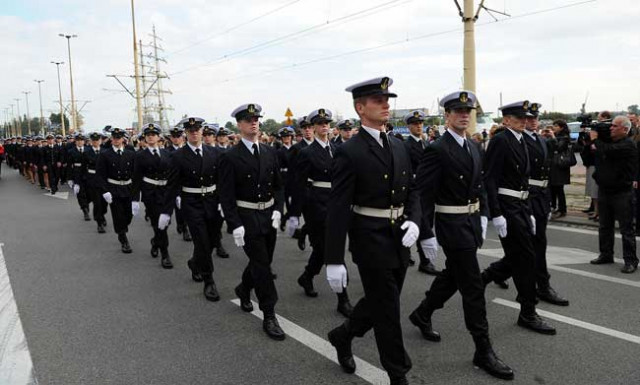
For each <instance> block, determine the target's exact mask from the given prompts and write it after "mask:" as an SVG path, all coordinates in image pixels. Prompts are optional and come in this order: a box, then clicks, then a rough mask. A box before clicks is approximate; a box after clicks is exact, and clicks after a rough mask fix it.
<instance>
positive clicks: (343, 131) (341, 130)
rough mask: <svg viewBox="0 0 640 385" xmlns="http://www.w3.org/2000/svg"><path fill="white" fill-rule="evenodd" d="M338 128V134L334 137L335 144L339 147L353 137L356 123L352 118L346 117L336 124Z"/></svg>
mask: <svg viewBox="0 0 640 385" xmlns="http://www.w3.org/2000/svg"><path fill="white" fill-rule="evenodd" d="M336 128H337V129H338V135H336V137H335V138H333V145H334V146H336V147H338V146H339V145H341V144H343V143H344V142H346V141H347V140H349V139H351V137H352V136H353V128H354V124H353V122H352V121H351V119H344V120H341V121H339V122H338V124H336Z"/></svg>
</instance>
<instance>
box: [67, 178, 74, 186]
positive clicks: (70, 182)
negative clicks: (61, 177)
mask: <svg viewBox="0 0 640 385" xmlns="http://www.w3.org/2000/svg"><path fill="white" fill-rule="evenodd" d="M67 184H68V185H69V188H73V181H72V180H69V181H67Z"/></svg>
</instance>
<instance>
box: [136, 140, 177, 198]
mask: <svg viewBox="0 0 640 385" xmlns="http://www.w3.org/2000/svg"><path fill="white" fill-rule="evenodd" d="M158 153H159V155H160V157H158V156H154V155H153V153H152V152H151V151H149V150H148V149H144V150H141V151H138V152H136V159H135V162H134V165H133V189H132V190H133V191H132V197H133V200H135V201H138V200H140V193H141V192H142V201H143V202H144V204H145V205H150V204H153V205H156V206H159V207H160V208H162V207H163V205H164V202H165V198H166V197H165V192H166V191H167V187H166V185H164V186H159V185H155V184H151V183H147V182H145V181H144V180H143V178H145V177H146V178H149V179H155V180H159V181H168V179H169V169H170V168H171V156H170V155H169V152H167V151H165V150H164V149H161V148H160V149H158Z"/></svg>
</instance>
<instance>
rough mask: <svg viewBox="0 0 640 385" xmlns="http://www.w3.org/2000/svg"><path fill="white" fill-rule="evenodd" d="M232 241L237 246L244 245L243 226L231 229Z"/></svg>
mask: <svg viewBox="0 0 640 385" xmlns="http://www.w3.org/2000/svg"><path fill="white" fill-rule="evenodd" d="M233 241H234V242H235V243H236V246H238V247H242V246H244V226H240V227H237V228H236V229H235V230H233Z"/></svg>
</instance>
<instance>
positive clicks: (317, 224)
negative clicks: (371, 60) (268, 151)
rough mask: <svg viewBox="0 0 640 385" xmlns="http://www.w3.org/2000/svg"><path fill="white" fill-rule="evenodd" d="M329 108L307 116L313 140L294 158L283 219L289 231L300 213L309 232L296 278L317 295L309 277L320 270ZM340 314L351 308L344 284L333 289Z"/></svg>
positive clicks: (332, 149)
mask: <svg viewBox="0 0 640 385" xmlns="http://www.w3.org/2000/svg"><path fill="white" fill-rule="evenodd" d="M331 116H332V114H331V111H329V110H327V109H324V108H320V109H318V110H315V111H313V112H312V113H310V114H309V115H308V117H307V119H308V120H309V122H310V123H311V125H312V126H313V130H314V132H315V140H314V141H313V142H312V143H311V144H310V145H309V146H307V147H305V148H304V149H302V151H300V154H298V159H297V161H296V169H295V178H296V179H295V181H294V188H293V197H292V202H291V217H290V218H289V220H288V221H287V232H288V233H289V234H290V235H292V234H293V232H294V231H295V229H297V228H298V226H299V224H300V223H299V218H300V214H301V213H304V220H305V223H306V225H307V231H308V233H309V241H310V242H311V247H312V248H313V251H312V252H311V255H310V256H309V262H308V264H307V266H306V267H305V269H304V272H303V273H302V275H301V276H300V277H299V278H298V285H300V286H301V287H302V288H303V289H304V292H305V294H306V295H307V296H308V297H317V296H318V292H317V291H316V290H315V288H314V287H313V278H314V277H315V276H316V275H318V274H320V271H321V270H322V266H323V265H324V253H325V238H326V227H327V221H326V219H327V206H328V204H329V194H330V192H331V173H332V167H333V153H334V152H335V147H333V145H332V144H331V141H330V140H329V124H330V123H331V122H332V121H333V120H332V119H331ZM337 296H338V307H337V310H338V312H339V313H340V314H342V315H344V316H345V317H347V318H349V316H350V315H351V313H352V311H353V307H352V306H351V302H349V296H348V294H347V290H346V288H345V289H344V290H343V291H342V292H340V293H337Z"/></svg>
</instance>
